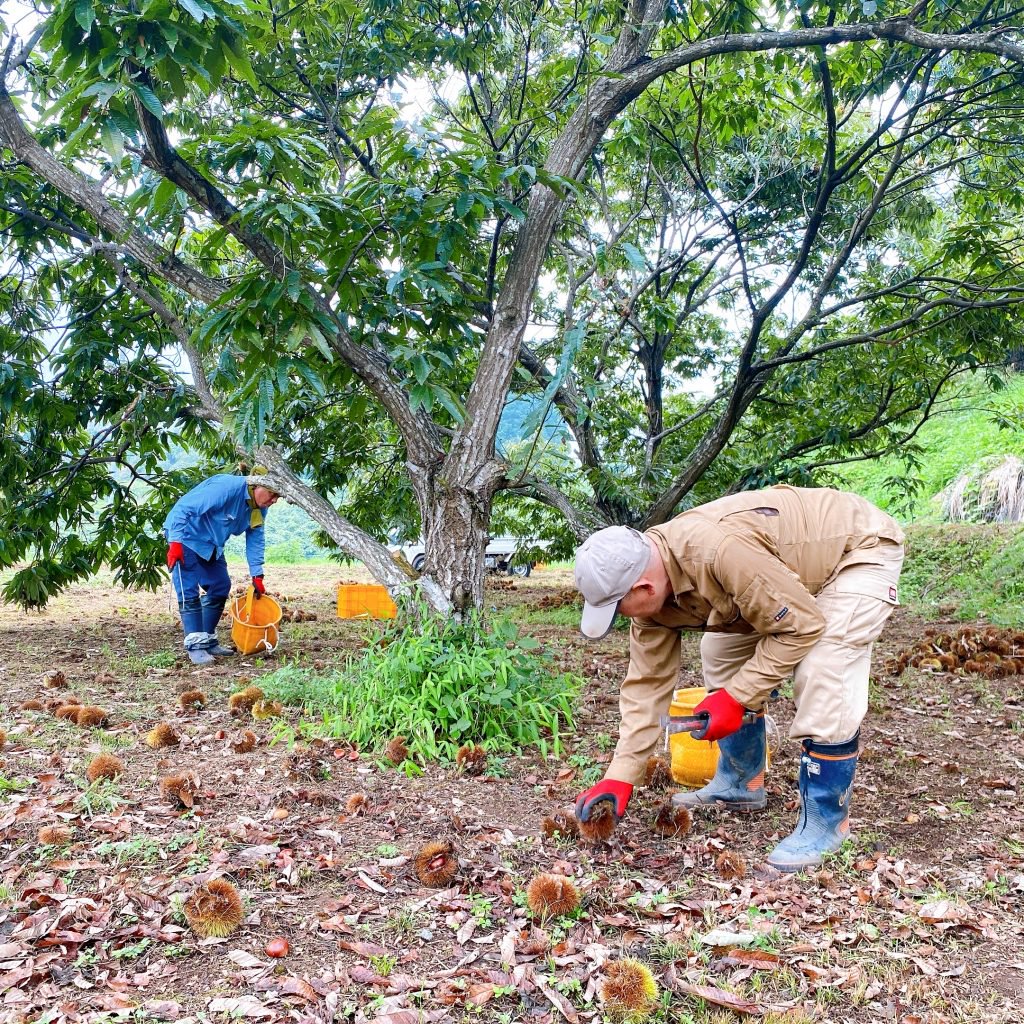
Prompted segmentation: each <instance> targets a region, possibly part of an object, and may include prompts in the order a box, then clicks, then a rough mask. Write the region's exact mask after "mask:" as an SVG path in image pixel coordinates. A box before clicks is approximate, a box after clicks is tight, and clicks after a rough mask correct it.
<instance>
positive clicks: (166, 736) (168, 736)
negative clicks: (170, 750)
mask: <svg viewBox="0 0 1024 1024" xmlns="http://www.w3.org/2000/svg"><path fill="white" fill-rule="evenodd" d="M180 742H181V737H180V736H179V735H178V733H177V730H175V728H174V726H173V725H169V724H168V723H167V722H161V723H160V724H159V725H154V726H153V728H152V729H150V730H149V732H147V733H146V746H147V747H152V748H153V749H154V750H160V749H161V748H162V747H176V746H177V745H178V744H179V743H180Z"/></svg>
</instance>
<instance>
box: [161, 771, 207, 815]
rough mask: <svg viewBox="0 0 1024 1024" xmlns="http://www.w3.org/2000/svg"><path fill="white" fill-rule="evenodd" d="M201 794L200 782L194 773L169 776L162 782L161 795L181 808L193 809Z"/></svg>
mask: <svg viewBox="0 0 1024 1024" xmlns="http://www.w3.org/2000/svg"><path fill="white" fill-rule="evenodd" d="M198 792H199V781H198V779H196V777H195V775H194V774H193V773H192V772H185V774H184V775H168V776H167V777H166V778H163V779H161V780H160V795H161V796H162V797H163V798H164V799H165V800H167V801H169V802H170V803H172V804H177V805H178V806H179V807H193V806H194V805H195V802H196V795H197V794H198Z"/></svg>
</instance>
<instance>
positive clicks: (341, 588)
mask: <svg viewBox="0 0 1024 1024" xmlns="http://www.w3.org/2000/svg"><path fill="white" fill-rule="evenodd" d="M397 614H398V607H397V606H396V605H395V602H394V601H392V600H391V595H390V594H389V593H388V588H387V587H382V586H381V585H380V584H378V583H341V584H339V585H338V618H339V619H393V618H394V617H395V616H396V615H397Z"/></svg>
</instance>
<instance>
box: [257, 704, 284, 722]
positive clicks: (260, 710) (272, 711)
mask: <svg viewBox="0 0 1024 1024" xmlns="http://www.w3.org/2000/svg"><path fill="white" fill-rule="evenodd" d="M283 712H284V705H283V704H282V703H281V702H280V701H279V700H258V701H256V703H255V704H253V706H252V717H253V718H255V719H256V721H258V722H261V721H263V720H264V719H266V718H279V717H280V716H281V714H282V713H283Z"/></svg>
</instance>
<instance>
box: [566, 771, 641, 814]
mask: <svg viewBox="0 0 1024 1024" xmlns="http://www.w3.org/2000/svg"><path fill="white" fill-rule="evenodd" d="M632 795H633V787H632V786H631V785H630V784H629V783H628V782H619V781H618V779H602V780H601V781H600V782H599V783H598V784H597V785H596V786H591V787H590V789H588V790H587V791H586V792H585V793H580V795H579V796H578V797H577V798H576V817H577V818H579V819H580V821H590V815H591V814H592V813H593V812H594V808H595V807H596V806H597V805H598V804H599V803H600V802H601V801H602V800H607V801H608V803H610V804H611V805H612V810H613V811H614V812H615V820H616V821H618V819H619V818H621V817H622V816H623V815H624V814H625V813H626V805H627V804H628V803H629V798H630V797H631V796H632Z"/></svg>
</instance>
